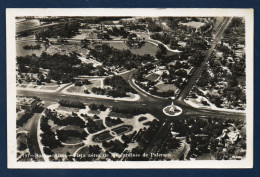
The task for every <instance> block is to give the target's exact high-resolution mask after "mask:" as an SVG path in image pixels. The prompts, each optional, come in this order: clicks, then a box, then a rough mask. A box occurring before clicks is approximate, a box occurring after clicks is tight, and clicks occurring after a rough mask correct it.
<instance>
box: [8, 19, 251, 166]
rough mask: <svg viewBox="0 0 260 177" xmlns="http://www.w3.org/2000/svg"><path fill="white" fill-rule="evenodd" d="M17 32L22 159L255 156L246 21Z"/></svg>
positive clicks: (84, 22)
mask: <svg viewBox="0 0 260 177" xmlns="http://www.w3.org/2000/svg"><path fill="white" fill-rule="evenodd" d="M15 28H16V29H15V45H16V46H15V47H16V48H14V50H13V51H14V52H15V53H16V69H15V70H16V129H14V130H12V131H13V132H15V134H16V145H17V146H16V148H15V149H16V152H15V154H16V161H17V162H68V161H69V162H82V161H83V162H94V161H95V162H96V161H199V160H233V161H235V160H243V159H245V158H246V156H247V153H246V152H247V143H246V142H247V133H246V125H247V122H246V108H247V104H246V103H247V101H248V100H247V99H246V98H247V97H246V72H245V71H246V52H245V49H246V47H245V44H246V42H245V41H246V37H245V29H246V28H245V18H244V17H238V16H216V17H212V16H210V17H207V16H205V17H201V16H198V17H196V16H192V17H189V16H176V17H175V16H158V17H156V16H152V17H149V16H16V18H15ZM14 119H15V118H14ZM14 159H15V158H14Z"/></svg>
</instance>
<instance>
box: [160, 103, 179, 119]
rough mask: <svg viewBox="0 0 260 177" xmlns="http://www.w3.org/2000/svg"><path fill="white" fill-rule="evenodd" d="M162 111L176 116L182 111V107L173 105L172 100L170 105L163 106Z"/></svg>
mask: <svg viewBox="0 0 260 177" xmlns="http://www.w3.org/2000/svg"><path fill="white" fill-rule="evenodd" d="M163 113H164V114H165V115H167V116H178V115H180V114H181V113H182V109H181V108H180V107H179V106H176V105H174V103H173V102H172V104H171V105H169V106H166V107H165V108H163Z"/></svg>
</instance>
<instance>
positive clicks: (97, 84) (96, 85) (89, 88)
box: [85, 79, 101, 91]
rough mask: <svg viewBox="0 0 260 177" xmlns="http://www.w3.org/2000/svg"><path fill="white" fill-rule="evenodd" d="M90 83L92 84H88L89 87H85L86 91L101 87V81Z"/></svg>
mask: <svg viewBox="0 0 260 177" xmlns="http://www.w3.org/2000/svg"><path fill="white" fill-rule="evenodd" d="M90 82H91V83H92V84H89V85H85V87H86V89H88V91H91V89H92V88H93V87H101V80H100V79H97V80H90Z"/></svg>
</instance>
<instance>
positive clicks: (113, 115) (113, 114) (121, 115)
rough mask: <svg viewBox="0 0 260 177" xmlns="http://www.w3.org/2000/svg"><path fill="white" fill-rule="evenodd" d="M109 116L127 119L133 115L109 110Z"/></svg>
mask: <svg viewBox="0 0 260 177" xmlns="http://www.w3.org/2000/svg"><path fill="white" fill-rule="evenodd" d="M109 116H110V117H120V118H122V119H124V118H127V119H132V118H133V115H130V114H123V113H116V112H110V113H109Z"/></svg>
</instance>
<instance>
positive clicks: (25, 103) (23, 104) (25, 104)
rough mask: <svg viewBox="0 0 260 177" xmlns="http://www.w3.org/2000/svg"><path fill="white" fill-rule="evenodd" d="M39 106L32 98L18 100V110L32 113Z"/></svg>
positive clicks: (18, 98) (19, 98)
mask: <svg viewBox="0 0 260 177" xmlns="http://www.w3.org/2000/svg"><path fill="white" fill-rule="evenodd" d="M36 106H37V100H36V99H35V98H31V97H17V98H16V109H17V110H21V109H22V110H24V111H25V112H28V113H31V112H32V111H33V109H34V108H35V107H36Z"/></svg>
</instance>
